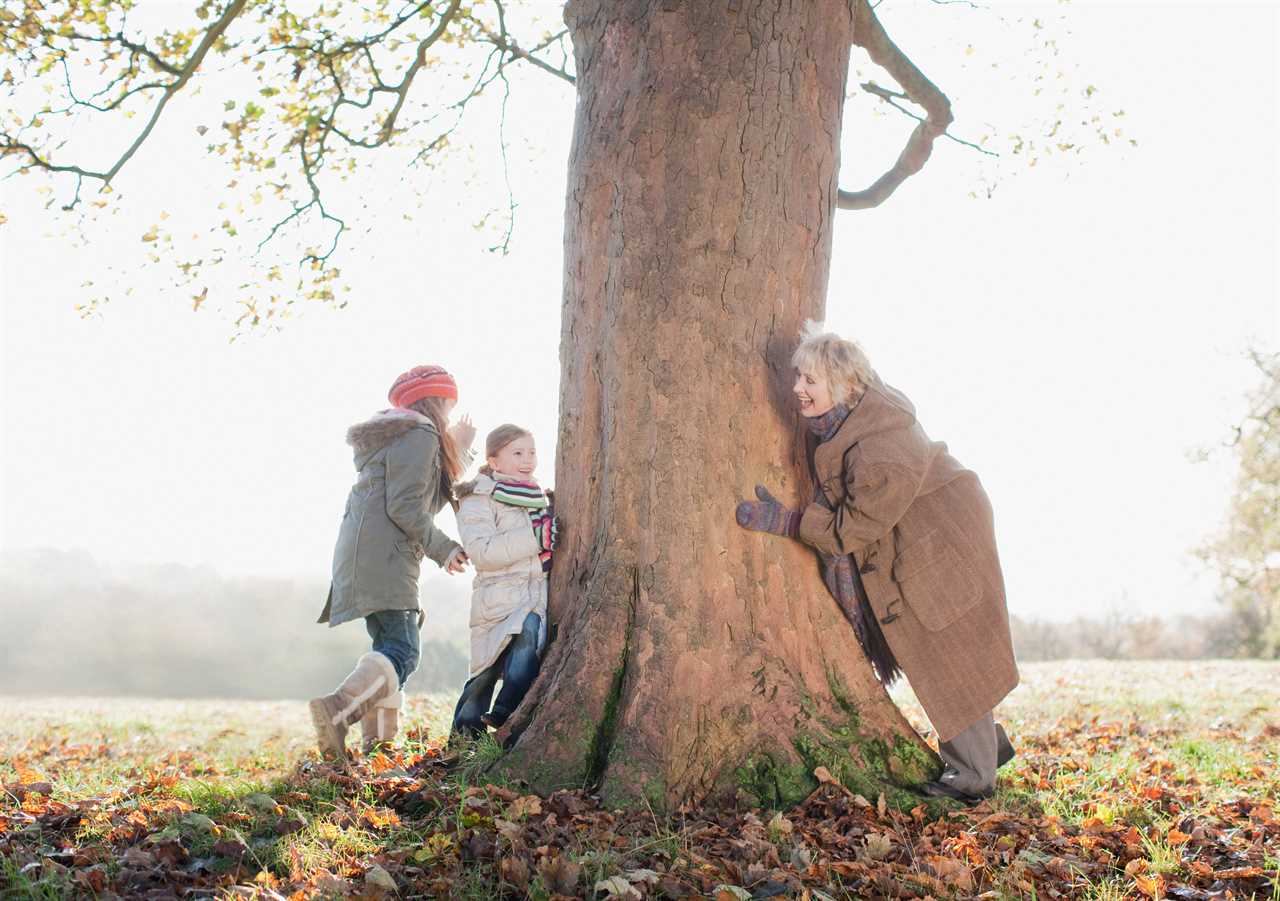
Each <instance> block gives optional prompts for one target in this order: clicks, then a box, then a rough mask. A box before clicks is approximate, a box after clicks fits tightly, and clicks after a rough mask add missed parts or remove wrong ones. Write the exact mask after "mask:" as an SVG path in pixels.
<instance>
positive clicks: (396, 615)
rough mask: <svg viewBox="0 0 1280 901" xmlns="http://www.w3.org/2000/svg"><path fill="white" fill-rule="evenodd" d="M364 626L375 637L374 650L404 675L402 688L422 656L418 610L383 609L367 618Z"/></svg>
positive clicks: (401, 682) (401, 678) (401, 680)
mask: <svg viewBox="0 0 1280 901" xmlns="http://www.w3.org/2000/svg"><path fill="white" fill-rule="evenodd" d="M364 627H365V628H366V629H368V630H369V637H370V638H372V639H373V650H375V651H377V652H378V653H379V654H382V655H384V656H385V657H387V658H388V659H389V660H390V661H391V664H392V666H394V667H395V668H396V675H397V676H399V677H400V687H401V688H404V683H406V682H408V681H409V677H410V676H412V675H413V671H414V670H416V669H417V668H418V660H419V659H420V657H421V656H422V645H421V640H420V638H419V636H418V611H417V610H379V611H378V612H377V613H370V614H369V615H368V616H366V617H365V618H364Z"/></svg>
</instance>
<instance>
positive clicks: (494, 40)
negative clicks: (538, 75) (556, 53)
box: [468, 3, 578, 84]
mask: <svg viewBox="0 0 1280 901" xmlns="http://www.w3.org/2000/svg"><path fill="white" fill-rule="evenodd" d="M468 18H470V19H471V21H472V22H474V23H475V25H476V27H477V28H479V29H480V33H481V34H483V35H484V38H485V40H487V41H488V42H489V43H491V44H493V46H495V47H497V48H498V49H499V50H501V51H502V52H504V53H510V54H511V55H512V57H514V58H515V59H521V60H524V61H525V62H527V63H532V64H533V65H534V66H537V67H538V68H539V69H541V70H542V71H544V72H546V73H548V74H550V75H554V76H555V77H556V78H559V79H561V80H563V81H567V82H568V83H569V84H577V82H578V80H577V79H576V78H575V77H574V76H572V75H570V74H569V72H568V71H567V70H566V69H564V68H559V69H557V68H556V67H555V66H553V65H551V64H550V63H548V62H546V61H545V60H542V59H539V58H538V57H536V56H534V54H535V53H537V52H538V51H539V50H544V49H546V48H547V47H550V46H551V45H552V44H554V43H555V42H556V41H559V40H560V39H561V38H563V37H564V36H565V35H566V34H568V30H567V29H566V30H564V31H561V32H559V33H557V34H554V35H552V36H551V37H550V38H548V39H547V40H545V41H543V42H542V43H541V44H539V45H537V46H536V47H534V48H533V49H532V50H525V49H524V48H523V47H521V46H520V45H519V44H518V43H516V41H515V40H514V39H513V38H512V37H511V35H510V33H509V32H508V31H507V23H506V16H505V14H504V12H503V9H502V5H501V3H498V31H497V32H496V33H495V32H494V31H493V30H492V29H491V28H489V26H487V25H485V24H484V23H483V22H481V21H479V20H478V19H476V18H475V17H474V16H468Z"/></svg>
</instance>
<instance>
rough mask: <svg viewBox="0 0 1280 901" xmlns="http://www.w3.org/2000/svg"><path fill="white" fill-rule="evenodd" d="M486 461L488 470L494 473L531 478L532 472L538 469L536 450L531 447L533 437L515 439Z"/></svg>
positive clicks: (526, 436)
mask: <svg viewBox="0 0 1280 901" xmlns="http://www.w3.org/2000/svg"><path fill="white" fill-rule="evenodd" d="M488 460H489V468H490V469H492V470H493V471H494V472H500V473H502V474H503V475H508V476H520V477H521V478H525V479H528V478H532V476H533V471H534V470H535V469H537V468H538V450H537V448H535V447H534V446H533V436H532V435H525V436H524V437H523V438H517V439H516V440H515V441H512V442H511V443H510V444H508V445H507V446H506V447H504V448H503V449H502V450H500V451H498V452H497V453H496V454H494V455H493V456H492V457H489V458H488Z"/></svg>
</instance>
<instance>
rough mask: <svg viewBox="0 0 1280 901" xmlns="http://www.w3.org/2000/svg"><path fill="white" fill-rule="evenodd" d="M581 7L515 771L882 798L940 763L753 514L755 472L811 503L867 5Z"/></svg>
mask: <svg viewBox="0 0 1280 901" xmlns="http://www.w3.org/2000/svg"><path fill="white" fill-rule="evenodd" d="M566 20H567V22H568V23H569V27H570V28H571V31H572V35H573V40H574V47H575V51H576V59H577V69H578V81H577V88H578V106H577V117H576V125H575V131H574V139H573V147H572V151H571V155H570V160H569V187H568V199H567V205H566V217H565V218H566V222H565V293H564V311H563V326H562V334H561V346H560V357H561V367H562V370H561V383H560V384H561V396H560V435H559V453H558V457H557V460H556V486H557V496H556V502H557V509H558V512H559V514H560V516H561V521H562V543H561V545H560V547H559V549H558V550H557V553H556V557H555V565H554V569H553V572H552V579H551V595H552V600H551V605H550V618H551V622H552V624H553V626H554V628H555V637H554V639H553V641H552V642H551V644H550V646H549V647H548V650H547V654H546V657H545V659H544V661H543V665H542V672H541V674H540V676H539V679H538V681H537V683H536V684H535V686H534V688H533V690H532V691H531V692H530V694H529V696H528V697H527V698H526V700H525V703H524V704H522V705H521V707H520V709H519V710H518V711H517V712H516V714H515V716H513V718H512V720H511V722H510V724H509V726H508V729H507V731H506V733H504V735H503V736H501V737H503V738H505V739H507V740H508V741H513V743H512V744H511V746H510V750H509V752H508V754H507V755H506V756H505V757H504V758H503V760H502V761H501V763H500V767H501V768H502V769H503V770H505V771H506V772H507V773H509V774H511V775H515V776H520V777H523V778H524V779H526V780H527V781H528V782H529V783H530V784H531V785H532V786H533V787H534V788H536V789H538V790H540V791H543V792H548V791H551V790H554V789H556V788H559V787H567V786H573V787H577V786H583V785H588V786H597V787H599V789H600V791H601V793H602V795H603V796H604V798H605V800H606V802H607V803H625V802H628V801H631V802H634V801H636V800H637V799H640V798H647V799H648V800H649V801H650V802H653V803H656V804H661V805H663V806H670V805H674V804H678V803H681V802H684V801H701V800H705V799H708V798H712V797H725V796H729V797H733V796H737V797H745V798H747V799H749V800H750V801H752V802H755V803H762V804H769V805H784V804H787V803H790V802H793V801H796V800H799V799H800V798H802V797H804V796H805V795H806V794H808V792H809V791H810V790H812V788H813V787H814V786H815V785H816V784H817V783H816V780H815V778H814V776H813V770H814V769H815V768H816V767H818V766H824V767H826V768H827V769H828V770H829V771H830V772H831V773H832V774H833V775H834V776H836V777H837V778H839V779H841V781H843V782H844V783H845V784H846V785H848V786H849V787H850V788H854V789H855V790H861V791H864V792H872V793H874V792H879V791H881V790H885V789H886V787H887V788H888V790H889V791H890V793H891V794H892V792H893V786H895V785H897V786H902V785H906V784H909V783H912V782H918V781H920V780H923V779H927V778H930V777H931V776H932V775H933V774H934V773H935V772H936V766H937V760H936V758H935V757H934V755H933V754H932V752H930V751H929V750H928V748H927V746H925V745H924V743H923V742H922V741H921V740H920V739H919V737H918V736H917V735H916V734H915V733H914V731H913V730H912V729H911V728H910V726H909V725H908V724H907V723H906V721H905V720H904V719H903V718H902V716H901V714H900V713H899V711H898V710H897V708H896V707H895V706H894V705H893V703H892V701H891V700H890V699H889V698H888V696H887V695H886V694H885V692H884V690H883V689H882V688H881V687H880V685H879V683H878V682H877V681H876V679H875V677H874V675H873V674H872V672H871V670H870V668H869V666H868V665H867V663H866V662H865V660H864V658H863V655H862V652H861V650H860V648H859V647H858V643H857V638H856V637H855V634H854V631H853V627H852V626H851V625H850V624H849V623H848V622H847V621H846V620H845V619H844V617H843V615H842V613H841V612H840V610H839V608H838V607H837V606H836V603H835V601H834V600H833V599H832V598H831V596H830V595H829V594H828V593H827V591H826V589H825V587H824V586H823V584H822V582H821V579H820V577H819V574H818V569H817V561H816V559H815V557H814V555H813V553H812V552H811V551H810V550H809V549H807V548H805V547H803V546H802V545H800V544H799V543H798V542H795V541H792V540H789V539H785V538H779V537H775V536H772V535H763V534H760V533H754V532H747V531H745V530H743V529H741V528H739V527H738V525H737V524H736V522H735V521H734V507H735V505H736V503H737V502H738V500H740V499H742V498H747V497H752V496H753V495H752V491H753V487H754V485H755V484H756V483H757V482H762V483H764V484H766V485H768V486H769V487H770V488H772V489H773V490H774V491H775V492H776V493H778V496H779V497H780V498H782V499H783V500H784V501H787V502H790V503H791V504H792V505H794V506H801V505H803V504H804V503H805V502H806V501H807V500H809V499H810V498H811V497H812V487H811V486H810V484H809V480H808V476H807V464H806V461H805V460H804V459H803V452H802V451H801V450H800V449H799V448H801V447H802V446H803V442H802V440H801V438H802V436H803V429H804V426H803V423H802V422H801V421H800V419H799V417H798V416H797V415H796V413H795V411H794V405H793V403H792V399H791V396H790V384H791V379H792V371H791V367H790V363H789V356H790V353H791V351H792V349H793V348H794V346H795V344H796V342H797V339H798V334H799V331H800V328H801V325H802V323H803V321H804V320H805V319H807V318H820V317H821V315H822V311H823V305H824V300H823V299H824V296H825V292H826V287H827V277H828V270H829V264H830V255H831V238H832V217H833V214H834V212H835V203H836V193H837V182H836V177H837V170H838V153H839V138H840V121H841V111H842V106H843V102H844V94H845V78H846V74H847V70H848V57H849V46H850V43H851V41H852V38H853V14H852V11H851V7H850V3H849V0H805V2H803V3H795V2H790V0H698V2H688V0H686V2H680V0H630V2H625V0H624V2H619V0H608V2H606V0H570V2H569V4H568V7H567V9H566ZM874 796H875V795H874V794H871V797H873V798H874ZM905 797H906V796H903V798H902V799H900V800H905Z"/></svg>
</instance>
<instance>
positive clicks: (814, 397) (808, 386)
mask: <svg viewBox="0 0 1280 901" xmlns="http://www.w3.org/2000/svg"><path fill="white" fill-rule="evenodd" d="M791 390H792V392H793V393H794V394H795V396H796V400H797V401H798V402H799V403H800V415H801V416H805V417H808V418H810V419H812V418H813V417H815V416H821V415H823V414H824V413H826V412H828V411H829V410H830V409H831V408H832V407H834V406H835V401H833V400H832V399H831V384H830V383H829V382H828V381H827V380H826V378H824V377H823V376H820V375H818V374H816V373H813V372H801V371H800V370H799V369H797V370H796V382H795V384H794V385H792V387H791Z"/></svg>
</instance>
